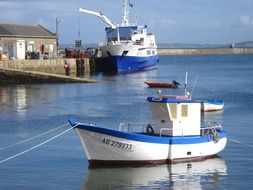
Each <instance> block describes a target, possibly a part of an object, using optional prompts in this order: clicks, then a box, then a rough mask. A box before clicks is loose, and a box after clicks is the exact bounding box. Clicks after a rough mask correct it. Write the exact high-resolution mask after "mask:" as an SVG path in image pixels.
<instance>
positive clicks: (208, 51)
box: [158, 48, 253, 55]
mask: <svg viewBox="0 0 253 190" xmlns="http://www.w3.org/2000/svg"><path fill="white" fill-rule="evenodd" d="M158 54H159V55H195V54H196V55H214V54H217V55H219V54H253V48H213V49H212V48H208V49H204V48H203V49H158Z"/></svg>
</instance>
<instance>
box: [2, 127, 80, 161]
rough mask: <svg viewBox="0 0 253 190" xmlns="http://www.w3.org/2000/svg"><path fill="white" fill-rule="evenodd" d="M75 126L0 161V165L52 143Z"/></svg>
mask: <svg viewBox="0 0 253 190" xmlns="http://www.w3.org/2000/svg"><path fill="white" fill-rule="evenodd" d="M77 125H78V124H76V125H74V126H72V127H71V128H69V129H67V130H65V131H63V132H61V133H59V134H58V135H55V136H53V137H52V138H50V139H48V140H46V141H44V142H42V143H40V144H37V145H35V146H33V147H31V148H29V149H26V150H24V151H23V152H20V153H18V154H15V155H13V156H10V157H8V158H6V159H3V160H1V161H0V164H3V163H4V162H7V161H9V160H12V159H14V158H17V157H19V156H21V155H23V154H25V153H27V152H30V151H32V150H34V149H36V148H38V147H40V146H42V145H44V144H46V143H48V142H50V141H52V140H54V139H56V138H58V137H60V136H61V135H63V134H65V133H67V132H69V131H70V130H72V129H73V128H75V127H76V126H77Z"/></svg>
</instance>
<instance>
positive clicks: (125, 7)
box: [122, 0, 130, 26]
mask: <svg viewBox="0 0 253 190" xmlns="http://www.w3.org/2000/svg"><path fill="white" fill-rule="evenodd" d="M129 1H130V0H123V18H122V26H129V5H130V2H129Z"/></svg>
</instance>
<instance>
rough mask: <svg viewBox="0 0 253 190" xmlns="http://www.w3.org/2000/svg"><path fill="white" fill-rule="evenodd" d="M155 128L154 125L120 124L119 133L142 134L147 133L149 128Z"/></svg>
mask: <svg viewBox="0 0 253 190" xmlns="http://www.w3.org/2000/svg"><path fill="white" fill-rule="evenodd" d="M150 125H151V126H152V127H154V125H152V124H144V123H120V125H119V131H125V132H133V131H134V132H141V133H145V132H146V130H147V127H148V126H150Z"/></svg>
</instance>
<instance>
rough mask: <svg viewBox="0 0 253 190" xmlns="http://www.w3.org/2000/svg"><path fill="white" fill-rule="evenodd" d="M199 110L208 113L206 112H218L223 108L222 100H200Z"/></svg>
mask: <svg viewBox="0 0 253 190" xmlns="http://www.w3.org/2000/svg"><path fill="white" fill-rule="evenodd" d="M200 102H201V110H202V111H205V112H208V111H220V110H223V108H224V100H213V99H207V100H201V101H200Z"/></svg>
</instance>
